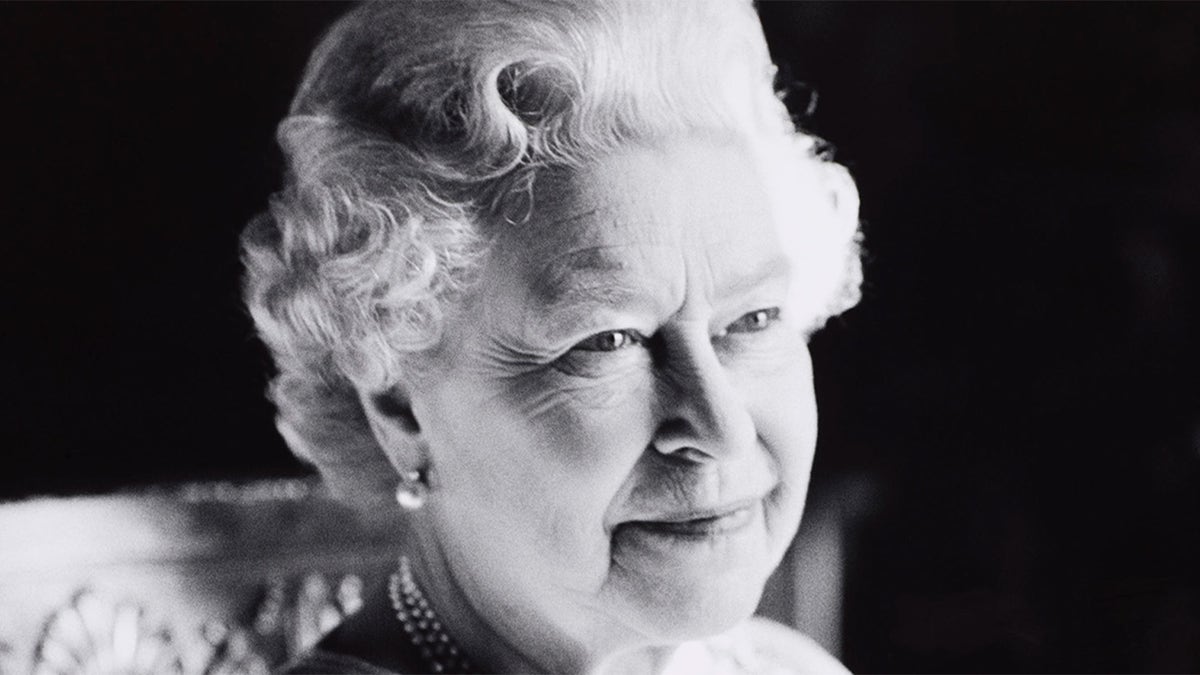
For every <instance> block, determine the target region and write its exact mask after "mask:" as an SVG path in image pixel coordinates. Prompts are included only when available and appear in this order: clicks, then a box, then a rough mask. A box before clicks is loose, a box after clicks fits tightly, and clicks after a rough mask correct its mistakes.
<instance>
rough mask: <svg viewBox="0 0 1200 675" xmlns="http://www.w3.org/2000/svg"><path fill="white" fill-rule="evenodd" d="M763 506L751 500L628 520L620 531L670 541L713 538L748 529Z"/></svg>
mask: <svg viewBox="0 0 1200 675" xmlns="http://www.w3.org/2000/svg"><path fill="white" fill-rule="evenodd" d="M760 503H761V500H757V499H752V500H745V501H741V502H736V503H732V504H728V505H725V506H720V507H716V508H709V509H692V510H688V511H680V512H670V513H664V514H661V515H656V516H653V517H651V518H646V519H637V520H629V521H626V522H624V523H622V524H621V525H620V526H618V527H620V528H632V529H635V530H639V531H642V532H645V533H649V534H657V535H662V536H671V537H683V538H706V537H712V536H717V535H721V534H727V533H731V532H735V531H737V530H740V529H742V528H744V527H746V526H747V525H749V524H750V523H751V521H753V520H754V515H755V510H756V509H757V508H758V507H759V504H760Z"/></svg>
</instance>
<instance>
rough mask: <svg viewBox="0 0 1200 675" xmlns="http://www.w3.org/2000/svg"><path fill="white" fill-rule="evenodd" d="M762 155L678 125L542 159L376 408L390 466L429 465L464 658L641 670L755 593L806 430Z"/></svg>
mask: <svg viewBox="0 0 1200 675" xmlns="http://www.w3.org/2000/svg"><path fill="white" fill-rule="evenodd" d="M769 171H770V169H769V168H768V167H767V165H766V164H765V163H764V162H763V161H762V160H761V159H760V157H759V154H758V153H756V151H755V150H754V149H753V148H752V146H751V145H749V144H747V143H745V142H741V141H736V140H731V139H727V140H724V141H717V140H714V139H700V138H689V139H679V140H675V141H672V142H660V143H656V144H653V145H644V146H631V147H629V148H626V149H624V150H621V151H620V152H617V153H614V154H612V155H609V156H607V157H604V158H602V159H600V160H599V161H597V162H595V163H594V164H592V165H590V166H587V167H585V168H583V169H581V170H578V171H575V172H572V173H569V174H560V175H558V176H556V177H551V178H548V179H546V180H542V181H541V182H540V183H539V190H538V192H536V193H535V204H537V208H536V209H535V215H534V217H533V218H532V219H531V220H530V221H529V222H528V223H525V224H521V225H517V226H511V227H510V229H508V230H506V231H504V232H503V233H501V234H499V235H498V237H497V239H496V241H495V243H494V244H493V247H492V249H491V251H490V253H489V255H488V257H487V259H486V261H485V263H484V268H483V270H482V274H481V277H480V281H479V283H478V284H477V285H476V287H475V288H474V290H473V291H472V293H471V294H470V297H469V298H468V300H467V301H466V302H464V303H463V305H462V306H461V307H460V308H459V309H458V310H457V311H456V312H455V313H453V314H452V315H450V316H449V317H448V321H447V330H446V335H447V338H446V340H445V343H444V344H443V345H442V346H441V348H440V349H439V350H438V352H437V353H436V355H435V356H434V357H432V358H433V359H434V361H433V364H432V367H431V368H430V369H429V372H428V373H426V374H425V375H424V376H423V377H421V378H419V380H418V381H416V382H413V383H409V384H408V385H407V387H406V388H400V387H397V388H396V389H394V390H392V391H391V392H390V393H389V396H390V397H391V399H390V401H389V404H388V405H387V406H380V405H378V404H375V405H368V406H367V407H368V415H369V417H370V418H371V421H372V425H373V428H374V429H375V432H376V434H377V435H378V436H379V438H380V441H381V443H382V444H383V446H384V447H385V449H386V450H387V451H388V452H389V455H390V456H391V457H392V459H393V461H394V463H395V464H396V465H397V466H398V467H400V468H402V469H407V470H411V469H412V468H414V467H418V466H423V467H427V468H428V479H429V483H430V495H429V501H428V503H427V505H426V507H425V508H424V509H422V510H421V511H418V512H416V513H414V514H413V519H412V523H411V527H412V529H413V534H414V539H415V541H414V547H413V548H414V551H413V558H414V564H415V567H416V574H417V576H418V579H419V581H420V583H421V584H422V587H423V589H424V591H425V593H426V595H428V596H429V597H430V599H431V601H432V604H433V606H434V607H436V608H437V610H438V612H439V613H440V615H441V616H442V619H443V622H444V624H445V625H446V626H447V627H448V630H449V632H450V633H451V635H453V636H455V638H456V639H457V640H459V642H460V643H461V644H462V646H463V647H464V649H465V651H466V652H467V653H468V654H471V655H472V656H473V657H474V658H475V660H476V661H478V662H482V663H485V664H487V665H488V666H489V667H491V668H492V669H494V670H498V671H510V670H519V671H553V672H583V671H600V670H611V671H631V670H641V671H653V670H658V669H660V668H661V666H662V665H663V662H664V659H666V658H667V657H669V654H670V653H671V650H672V649H673V648H674V647H675V646H677V645H678V644H680V643H681V642H683V641H686V640H692V639H699V638H703V637H705V636H710V635H714V634H717V633H720V632H721V631H724V630H726V629H728V628H731V627H732V626H734V625H736V624H738V623H739V622H741V621H743V620H744V619H745V618H746V617H748V616H749V615H750V614H751V613H752V612H753V610H754V609H755V607H756V605H757V603H758V600H759V596H760V595H761V593H762V588H763V585H764V583H765V581H766V579H767V577H768V575H769V574H770V573H771V572H772V570H773V569H774V568H775V567H776V565H777V564H778V562H779V560H780V558H781V557H782V555H783V553H784V551H785V550H786V548H787V547H788V545H789V543H790V542H791V540H792V538H793V536H794V534H795V531H796V528H797V526H798V524H799V521H800V516H801V513H802V511H803V506H804V496H805V493H806V490H807V487H808V477H809V472H810V469H811V463H812V454H813V448H814V445H815V441H816V407H815V402H814V396H813V388H812V374H811V364H810V360H809V355H808V349H807V344H806V339H805V338H806V330H807V329H808V328H809V327H810V325H811V322H812V319H813V317H811V316H807V315H806V314H807V313H808V312H807V310H804V309H803V307H804V306H805V303H803V302H800V301H798V300H797V298H798V297H799V295H798V294H797V292H796V285H797V280H798V279H802V278H803V274H800V273H799V272H798V271H797V269H796V265H795V263H794V261H795V260H797V259H798V257H797V256H794V255H790V254H788V250H789V249H788V247H789V246H791V245H792V244H789V243H788V235H787V234H786V233H787V232H788V231H789V228H793V226H792V225H789V224H788V223H785V222H782V221H783V220H784V219H783V217H782V216H781V215H780V214H781V213H784V212H785V211H786V209H781V208H779V203H780V197H779V195H778V194H775V192H778V191H777V190H775V191H772V188H770V187H769V185H770V184H769V183H768V181H767V180H766V179H765V178H764V176H766V175H768V174H769ZM797 208H799V209H800V210H801V211H800V215H801V217H803V209H804V208H805V207H804V206H798V207H797ZM793 229H794V228H793ZM372 396H373V397H374V398H372ZM364 400H368V401H378V400H379V397H378V396H377V393H370V394H369V395H365V396H364ZM397 409H399V410H402V411H403V414H397V413H396V410H397Z"/></svg>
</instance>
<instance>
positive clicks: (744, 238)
mask: <svg viewBox="0 0 1200 675" xmlns="http://www.w3.org/2000/svg"><path fill="white" fill-rule="evenodd" d="M764 168H765V167H764V166H763V164H762V162H761V161H758V159H757V158H756V157H755V155H754V154H753V153H752V152H750V150H749V149H748V148H747V147H745V146H743V145H740V144H736V143H733V142H727V143H720V144H718V143H715V142H711V141H699V140H689V141H678V142H675V143H671V144H662V145H656V146H649V147H634V148H628V149H626V150H623V151H621V152H618V153H615V154H612V155H608V156H606V157H604V158H602V159H600V160H598V161H596V162H594V163H592V164H590V165H588V166H586V167H583V168H580V169H575V170H571V171H560V172H558V173H555V174H551V175H548V176H544V177H543V178H544V180H541V181H540V182H539V184H538V188H537V190H536V191H535V193H534V204H535V211H534V217H533V218H531V219H530V221H529V222H528V223H526V224H523V225H522V226H518V227H514V229H512V230H510V231H508V232H506V233H504V234H503V235H502V236H501V238H500V241H499V242H497V248H498V249H500V251H501V257H502V258H504V259H506V260H508V261H509V262H515V263H518V269H520V270H521V271H522V273H521V276H522V277H523V279H524V280H525V281H527V282H528V284H529V285H530V286H531V288H533V289H535V290H539V291H544V292H546V293H549V294H551V295H553V293H554V292H555V291H557V290H560V289H561V290H570V289H569V288H566V287H569V286H570V282H572V281H577V280H578V279H580V278H584V279H586V278H595V279H597V280H600V279H603V278H604V277H606V276H609V277H611V276H614V275H615V276H620V275H624V274H637V273H638V272H640V271H644V270H645V268H646V267H647V266H651V267H653V266H658V265H669V264H670V262H671V260H672V259H673V258H677V257H678V256H679V254H680V253H681V252H683V251H684V250H687V249H693V250H695V249H703V250H704V251H705V254H706V255H708V256H709V257H714V256H715V257H716V258H718V259H716V260H713V261H712V262H714V263H718V264H719V263H721V262H722V260H720V259H721V258H727V259H728V262H729V263H730V264H736V263H738V262H741V263H746V264H752V263H753V261H752V260H751V259H750V258H754V257H757V256H762V255H767V254H770V253H774V252H777V251H778V250H779V246H778V227H777V226H778V225H779V223H777V222H776V221H777V220H778V218H777V214H776V213H775V212H774V211H773V209H772V208H771V204H772V196H771V195H769V194H768V183H767V181H765V180H763V177H762V174H763V171H764ZM547 299H552V298H547Z"/></svg>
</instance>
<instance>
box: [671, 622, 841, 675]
mask: <svg viewBox="0 0 1200 675" xmlns="http://www.w3.org/2000/svg"><path fill="white" fill-rule="evenodd" d="M667 672H668V673H670V674H671V675H674V673H676V672H678V673H684V672H687V673H702V672H703V673H761V674H763V675H768V674H769V675H808V674H813V675H817V674H819V675H849V673H850V671H849V670H847V669H846V666H844V665H842V663H841V662H840V661H838V660H837V659H836V658H834V657H833V656H832V655H831V654H830V653H829V652H827V651H825V650H824V649H823V648H822V647H821V646H820V645H818V644H817V643H816V642H815V641H814V640H813V639H812V638H810V637H807V636H805V635H804V634H803V633H800V632H799V631H797V630H795V629H792V628H788V627H787V626H784V625H782V624H779V623H776V622H774V621H771V620H769V619H763V618H759V617H754V618H751V619H750V620H748V621H746V622H744V623H742V624H741V625H739V626H737V627H736V628H734V629H732V630H730V631H728V632H726V633H722V634H721V635H717V636H715V637H712V638H709V639H707V640H702V641H697V642H692V643H688V644H686V645H684V646H683V647H681V648H680V649H679V651H678V652H677V653H676V655H675V657H673V658H672V659H671V664H670V666H669V667H668V669H667Z"/></svg>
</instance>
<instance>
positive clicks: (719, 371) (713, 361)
mask: <svg viewBox="0 0 1200 675" xmlns="http://www.w3.org/2000/svg"><path fill="white" fill-rule="evenodd" d="M667 352H668V353H667V354H666V355H665V358H664V359H663V361H664V363H662V365H661V366H660V368H659V378H658V379H659V392H658V395H659V402H660V404H661V411H662V413H661V417H660V420H661V421H660V423H659V426H658V428H657V429H656V431H655V434H654V440H653V446H654V448H655V449H656V450H658V451H659V452H661V453H663V454H664V455H669V456H675V457H679V458H682V459H689V460H692V461H696V462H705V461H711V460H715V459H720V458H724V457H730V456H733V455H736V454H739V453H743V452H748V451H750V450H752V449H753V448H754V447H755V446H756V445H757V443H758V432H757V430H756V429H755V425H754V419H753V417H752V416H751V414H750V410H749V408H748V407H747V401H746V399H745V397H744V396H743V395H742V392H741V390H740V389H739V388H738V387H737V386H736V384H735V382H734V380H733V379H732V378H731V373H730V372H729V371H728V370H727V369H726V367H725V365H724V364H722V363H721V361H720V359H719V358H718V357H717V353H716V351H715V349H714V348H713V344H712V342H711V341H710V339H709V338H708V336H707V334H705V335H703V336H695V337H691V338H685V339H681V340H679V341H677V343H676V344H675V345H672V346H670V347H668V350H667Z"/></svg>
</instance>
